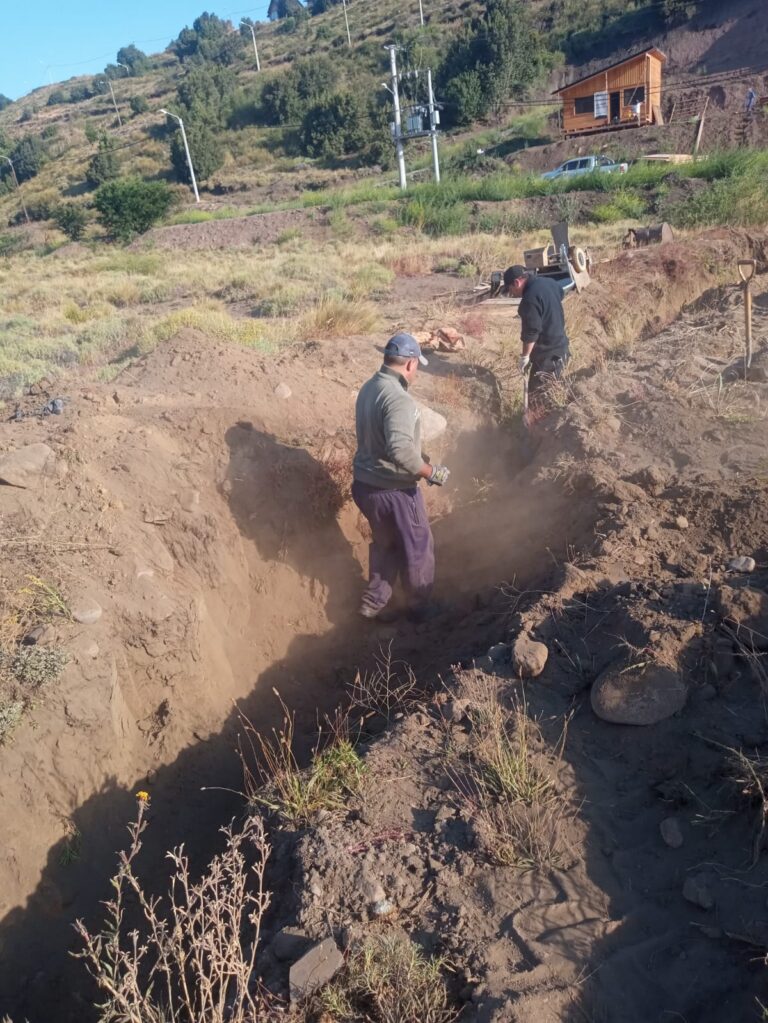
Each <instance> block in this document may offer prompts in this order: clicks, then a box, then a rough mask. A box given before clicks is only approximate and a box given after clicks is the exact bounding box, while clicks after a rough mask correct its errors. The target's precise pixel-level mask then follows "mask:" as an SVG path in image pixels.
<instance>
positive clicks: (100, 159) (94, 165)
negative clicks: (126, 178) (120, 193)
mask: <svg viewBox="0 0 768 1023" xmlns="http://www.w3.org/2000/svg"><path fill="white" fill-rule="evenodd" d="M119 176H120V161H119V160H118V158H117V153H116V152H115V141H114V139H112V138H110V137H109V136H108V135H106V134H105V135H102V136H101V138H100V139H99V148H98V149H97V150H96V152H95V153H94V155H93V156H92V157H91V159H90V162H89V163H88V169H87V170H86V172H85V180H86V181H87V182H88V184H89V185H90V186H91V188H98V187H99V185H103V184H104V182H105V181H114V180H115V178H117V177H119Z"/></svg>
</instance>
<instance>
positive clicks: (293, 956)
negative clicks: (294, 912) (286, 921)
mask: <svg viewBox="0 0 768 1023" xmlns="http://www.w3.org/2000/svg"><path fill="white" fill-rule="evenodd" d="M310 944H311V940H310V939H309V938H308V937H307V935H306V934H305V933H304V931H300V930H299V929H298V928H297V927H283V928H282V930H279V931H278V932H277V934H276V935H275V936H274V938H273V939H272V944H271V946H270V947H271V949H272V952H273V953H274V956H275V958H276V959H278V960H279V961H280V962H281V963H293V962H296V960H297V959H299V958H300V957H301V956H302V955H304V953H305V952H306V951H307V948H308V947H309V945H310Z"/></svg>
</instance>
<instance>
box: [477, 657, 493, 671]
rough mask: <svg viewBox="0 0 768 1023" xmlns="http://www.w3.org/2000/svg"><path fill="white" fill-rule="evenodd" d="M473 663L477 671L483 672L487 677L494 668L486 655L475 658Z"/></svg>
mask: <svg viewBox="0 0 768 1023" xmlns="http://www.w3.org/2000/svg"><path fill="white" fill-rule="evenodd" d="M474 663H475V667H476V668H477V669H478V671H484V672H485V673H486V674H487V675H489V674H490V673H491V672H492V671H493V669H494V668H495V667H496V665H495V664H494V663H493V661H492V660H491V658H490V657H488V656H487V655H486V656H485V657H476V658H475V662H474Z"/></svg>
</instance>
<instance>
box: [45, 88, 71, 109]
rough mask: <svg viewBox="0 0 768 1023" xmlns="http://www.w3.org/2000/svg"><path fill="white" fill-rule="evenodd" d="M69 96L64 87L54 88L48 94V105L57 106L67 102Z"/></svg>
mask: <svg viewBox="0 0 768 1023" xmlns="http://www.w3.org/2000/svg"><path fill="white" fill-rule="evenodd" d="M68 99H69V97H68V96H67V94H66V92H64V90H63V89H54V90H53V92H52V93H50V95H49V96H48V99H47V101H46V106H49V107H55V106H56V105H57V104H58V103H66V102H67V100H68Z"/></svg>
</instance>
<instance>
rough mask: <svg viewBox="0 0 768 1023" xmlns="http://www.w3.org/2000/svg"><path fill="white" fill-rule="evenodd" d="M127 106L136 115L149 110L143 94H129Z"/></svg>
mask: <svg viewBox="0 0 768 1023" xmlns="http://www.w3.org/2000/svg"><path fill="white" fill-rule="evenodd" d="M128 106H129V107H130V108H131V113H132V114H134V115H135V116H136V117H138V116H139V114H146V112H147V111H148V110H149V103H148V102H147V100H146V99H145V98H144V97H143V96H131V98H130V101H129V103H128Z"/></svg>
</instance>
